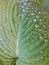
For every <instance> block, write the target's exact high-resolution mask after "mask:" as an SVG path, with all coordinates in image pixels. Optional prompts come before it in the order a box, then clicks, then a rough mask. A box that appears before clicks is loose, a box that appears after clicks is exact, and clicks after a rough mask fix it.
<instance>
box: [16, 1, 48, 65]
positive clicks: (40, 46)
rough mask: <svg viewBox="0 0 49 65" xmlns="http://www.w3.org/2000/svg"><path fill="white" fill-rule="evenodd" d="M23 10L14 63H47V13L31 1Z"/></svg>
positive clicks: (29, 64) (31, 64)
mask: <svg viewBox="0 0 49 65" xmlns="http://www.w3.org/2000/svg"><path fill="white" fill-rule="evenodd" d="M24 4H25V3H24ZM23 11H24V13H25V14H23V17H22V20H21V22H20V31H19V42H18V44H19V56H18V57H19V58H18V60H17V61H16V65H49V15H48V14H47V12H45V11H44V10H43V8H41V6H40V5H39V4H38V3H37V2H32V1H29V2H28V8H26V10H23Z"/></svg>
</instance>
